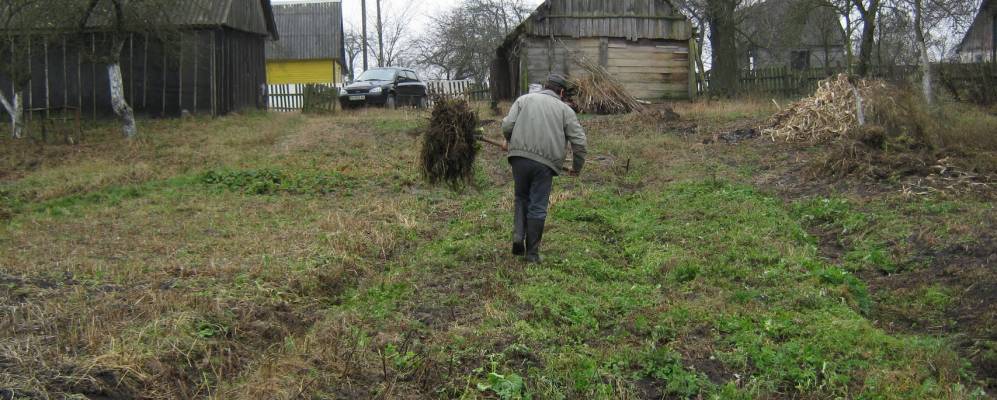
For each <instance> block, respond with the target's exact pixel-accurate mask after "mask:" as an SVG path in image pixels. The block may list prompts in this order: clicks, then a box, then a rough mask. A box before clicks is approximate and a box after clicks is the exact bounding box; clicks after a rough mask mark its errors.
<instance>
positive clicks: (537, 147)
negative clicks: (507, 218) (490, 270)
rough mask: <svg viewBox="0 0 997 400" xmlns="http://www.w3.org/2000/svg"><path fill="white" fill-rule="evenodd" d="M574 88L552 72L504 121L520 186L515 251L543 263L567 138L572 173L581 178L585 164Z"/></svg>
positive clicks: (510, 152)
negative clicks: (571, 94)
mask: <svg viewBox="0 0 997 400" xmlns="http://www.w3.org/2000/svg"><path fill="white" fill-rule="evenodd" d="M569 89H570V84H569V83H568V80H567V79H565V77H563V76H561V75H557V74H552V75H550V76H549V77H547V84H546V85H545V87H544V90H543V91H541V92H538V93H531V94H527V95H524V96H522V97H520V98H519V99H517V100H516V102H515V103H513V105H512V108H510V109H509V115H508V116H507V117H505V119H504V120H502V133H503V134H505V139H506V142H507V143H508V151H509V156H508V158H509V164H510V165H511V166H512V177H513V180H514V181H515V184H516V202H515V206H514V210H513V234H512V254H515V255H524V254H525V255H526V261H528V262H539V261H540V240H541V239H542V238H543V231H544V222H545V220H546V219H547V205H548V203H549V200H550V190H551V185H552V184H553V180H554V176H557V175H558V172H560V170H561V168H562V165H563V164H564V159H565V156H566V154H565V153H566V148H567V146H566V145H567V143H568V142H570V143H571V153H572V154H573V155H574V160H573V165H572V168H571V169H570V170H568V171H567V172H568V174H569V175H572V176H577V175H578V173H579V172H581V170H582V166H584V165H585V154H586V150H585V131H583V130H582V126H581V124H579V123H578V116H577V115H575V112H574V110H572V109H571V107H569V106H568V105H567V104H565V100H566V96H567V92H568V90H569Z"/></svg>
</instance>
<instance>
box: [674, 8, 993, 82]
mask: <svg viewBox="0 0 997 400" xmlns="http://www.w3.org/2000/svg"><path fill="white" fill-rule="evenodd" d="M761 1H762V0H673V2H674V3H675V4H676V6H678V7H679V8H680V10H681V11H682V12H683V13H685V14H686V15H688V16H689V17H690V19H691V20H692V22H693V24H694V25H695V26H696V27H697V36H696V40H697V41H698V42H699V44H700V49H704V48H709V49H710V50H711V52H710V54H709V57H710V61H711V63H710V64H711V67H712V71H711V74H712V81H711V82H710V85H711V88H712V89H713V90H715V91H716V92H717V93H718V94H721V95H735V94H737V92H738V76H739V71H740V70H741V69H744V68H745V67H746V66H745V65H741V64H743V59H742V58H739V51H740V50H741V49H738V45H739V44H741V43H750V39H751V38H750V37H744V36H745V29H744V28H745V27H744V26H742V23H743V21H744V11H745V10H746V9H747V8H749V7H750V6H752V5H755V4H758V3H759V2H761ZM770 1H771V0H770ZM787 3H789V4H790V5H791V6H796V8H797V9H807V8H811V9H816V8H826V9H829V10H833V11H834V13H835V14H836V15H837V16H838V20H837V21H833V22H836V23H837V24H839V25H840V27H841V29H842V30H843V31H844V32H845V37H844V39H845V43H844V48H845V52H846V63H845V64H846V65H847V66H848V67H849V68H850V69H851V71H852V72H853V73H855V74H857V75H859V76H867V75H868V74H869V73H870V71H871V67H872V66H884V65H899V64H905V65H919V66H921V68H922V69H923V70H924V72H926V73H924V74H923V75H924V76H925V78H924V79H925V80H924V81H923V82H922V86H923V87H924V91H925V93H924V94H925V97H926V98H927V99H928V101H929V102H930V101H931V97H932V94H931V81H930V73H928V72H929V71H928V69H929V68H930V65H931V64H930V62H931V58H932V56H931V54H932V53H934V54H935V55H936V57H935V58H941V57H944V56H946V55H948V54H950V53H951V52H952V50H953V49H952V47H951V44H952V41H951V37H952V36H953V35H955V36H961V34H962V33H963V32H965V30H966V29H967V28H968V27H969V25H970V24H971V23H972V19H973V17H974V16H975V14H976V11H977V9H978V8H979V4H980V0H787ZM786 34H791V33H788V32H787V33H786ZM946 39H948V40H946ZM707 40H708V41H709V44H710V46H709V47H707V46H705V44H706V42H707ZM932 50H934V51H933V52H932ZM699 56H700V57H702V54H700V55H699Z"/></svg>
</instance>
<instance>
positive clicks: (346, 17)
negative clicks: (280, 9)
mask: <svg viewBox="0 0 997 400" xmlns="http://www.w3.org/2000/svg"><path fill="white" fill-rule="evenodd" d="M360 1H361V0H343V2H342V3H343V23H344V24H346V27H347V28H349V27H350V26H355V27H357V30H359V29H360ZM288 2H294V1H293V0H272V3H273V4H280V3H288ZM542 2H543V0H526V3H527V4H528V5H529V6H530V7H533V8H536V7H537V6H539V5H540V3H542ZM457 3H458V2H457V1H455V0H381V9H382V13H385V14H392V15H393V13H396V12H397V11H398V10H400V9H402V8H404V7H406V6H407V5H409V4H412V9H411V11H410V13H411V19H412V27H411V28H412V32H413V33H416V34H418V33H421V32H422V31H423V30H424V29H425V26H426V24H427V23H428V21H429V20H430V16H432V15H436V14H439V13H441V12H442V11H445V10H448V9H450V8H451V7H454V6H455V5H456V4H457ZM375 10H376V0H367V15H368V17H369V18H373V15H374V13H375ZM367 29H372V28H371V27H370V26H368V27H367Z"/></svg>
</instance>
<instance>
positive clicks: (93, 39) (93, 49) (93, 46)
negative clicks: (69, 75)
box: [90, 33, 97, 121]
mask: <svg viewBox="0 0 997 400" xmlns="http://www.w3.org/2000/svg"><path fill="white" fill-rule="evenodd" d="M95 55H97V34H96V33H91V34H90V58H91V60H90V72H91V76H92V77H93V81H92V84H91V85H90V86H91V88H90V100H91V101H90V102H91V103H92V104H91V107H90V108H91V109H92V110H93V120H94V121H96V120H97V62H96V57H94V56H95Z"/></svg>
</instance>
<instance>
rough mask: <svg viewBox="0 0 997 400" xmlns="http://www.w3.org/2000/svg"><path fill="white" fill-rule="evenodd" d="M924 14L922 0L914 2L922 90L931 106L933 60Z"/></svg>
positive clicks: (932, 97) (925, 99) (932, 99)
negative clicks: (925, 36) (925, 33)
mask: <svg viewBox="0 0 997 400" xmlns="http://www.w3.org/2000/svg"><path fill="white" fill-rule="evenodd" d="M922 12H923V8H922V3H921V0H914V30H915V32H914V33H915V34H916V35H917V47H918V50H919V51H920V53H921V90H922V92H923V93H924V101H925V102H927V103H928V105H931V104H933V103H934V93H933V92H934V91H933V90H932V87H931V58H930V57H928V43H927V41H926V40H925V38H924V26H923V25H924V19H923V17H922Z"/></svg>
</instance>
